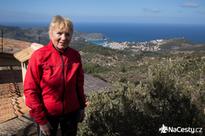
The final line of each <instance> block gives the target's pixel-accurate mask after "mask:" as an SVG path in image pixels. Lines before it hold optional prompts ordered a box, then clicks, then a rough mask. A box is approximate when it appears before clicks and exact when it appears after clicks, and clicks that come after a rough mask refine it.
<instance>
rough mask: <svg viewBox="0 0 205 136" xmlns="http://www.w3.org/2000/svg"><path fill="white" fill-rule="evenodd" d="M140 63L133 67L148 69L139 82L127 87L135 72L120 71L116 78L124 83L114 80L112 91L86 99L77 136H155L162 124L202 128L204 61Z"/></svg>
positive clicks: (191, 58)
mask: <svg viewBox="0 0 205 136" xmlns="http://www.w3.org/2000/svg"><path fill="white" fill-rule="evenodd" d="M139 62H141V63H142V64H141V65H140V66H136V67H138V68H141V67H142V66H146V71H143V70H142V71H143V72H142V73H141V75H143V76H144V78H143V80H138V82H137V83H135V82H132V81H129V75H128V74H129V72H133V71H134V70H132V67H129V66H127V65H123V66H121V67H119V71H116V72H120V73H121V74H125V73H126V74H127V75H128V78H126V79H125V80H123V81H121V82H120V81H119V80H120V79H118V81H117V80H115V81H117V82H113V89H112V90H110V91H104V92H101V93H92V94H90V95H89V102H90V104H89V106H88V107H87V110H86V119H85V121H84V122H83V123H82V124H81V125H80V129H79V135H80V136H136V135H137V136H149V135H159V128H160V127H161V126H162V124H165V125H166V126H173V127H178V126H180V127H194V128H196V127H204V124H205V113H204V110H205V58H204V57H203V56H191V55H184V56H175V57H171V56H170V58H164V59H155V61H153V60H152V61H149V59H146V61H145V60H141V61H139ZM130 64H131V63H130ZM133 67H134V65H133ZM143 68H145V67H143ZM130 69H131V70H130ZM111 70H112V69H111ZM140 70H141V69H140ZM112 72H113V73H114V71H112ZM114 78H115V77H114ZM170 134H172V133H170ZM189 134H190V133H184V135H189ZM180 135H182V134H180ZM201 135H202V134H201Z"/></svg>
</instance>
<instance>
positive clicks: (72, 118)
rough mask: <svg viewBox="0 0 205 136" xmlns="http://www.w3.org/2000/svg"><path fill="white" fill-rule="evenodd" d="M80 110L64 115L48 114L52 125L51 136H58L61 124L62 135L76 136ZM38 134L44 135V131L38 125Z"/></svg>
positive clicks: (39, 135)
mask: <svg viewBox="0 0 205 136" xmlns="http://www.w3.org/2000/svg"><path fill="white" fill-rule="evenodd" d="M78 116H79V114H78V112H73V113H69V114H66V115H64V116H59V117H56V116H48V117H47V119H48V122H49V123H50V125H51V126H52V129H51V136H56V135H57V131H58V126H59V125H60V129H61V135H62V136H76V135H77V126H78V121H77V120H78ZM38 136H43V134H42V132H41V131H40V129H39V126H38Z"/></svg>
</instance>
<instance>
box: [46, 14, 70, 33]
mask: <svg viewBox="0 0 205 136" xmlns="http://www.w3.org/2000/svg"><path fill="white" fill-rule="evenodd" d="M55 29H60V30H66V31H70V32H71V33H73V23H72V21H71V20H70V19H69V18H65V17H63V16H60V15H57V16H53V18H52V21H51V23H50V26H49V33H50V32H51V31H53V30H55Z"/></svg>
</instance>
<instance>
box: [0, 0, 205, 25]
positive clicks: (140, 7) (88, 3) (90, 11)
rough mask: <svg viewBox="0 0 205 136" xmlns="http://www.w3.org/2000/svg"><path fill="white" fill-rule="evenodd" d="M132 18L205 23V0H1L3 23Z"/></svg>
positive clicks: (124, 19) (102, 20)
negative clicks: (63, 19)
mask: <svg viewBox="0 0 205 136" xmlns="http://www.w3.org/2000/svg"><path fill="white" fill-rule="evenodd" d="M54 15H62V16H66V17H69V18H71V20H73V22H119V23H124V22H126V23H127V22H131V23H166V24H167V23H168V24H202V25H205V0H1V1H0V23H2V22H4V23H5V22H9V23H16V22H18V23H21V22H22V23H41V22H50V20H51V18H52V16H54Z"/></svg>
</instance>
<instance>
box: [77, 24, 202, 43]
mask: <svg viewBox="0 0 205 136" xmlns="http://www.w3.org/2000/svg"><path fill="white" fill-rule="evenodd" d="M75 29H76V30H77V31H81V32H89V33H102V34H103V35H104V36H105V37H106V39H109V40H111V41H117V42H125V41H129V42H144V41H151V40H156V39H172V38H184V39H186V40H188V41H190V42H192V43H205V24H204V25H190V24H189V25H187V24H186V25H184V24H137V23H76V24H75ZM96 42H100V41H96Z"/></svg>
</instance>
